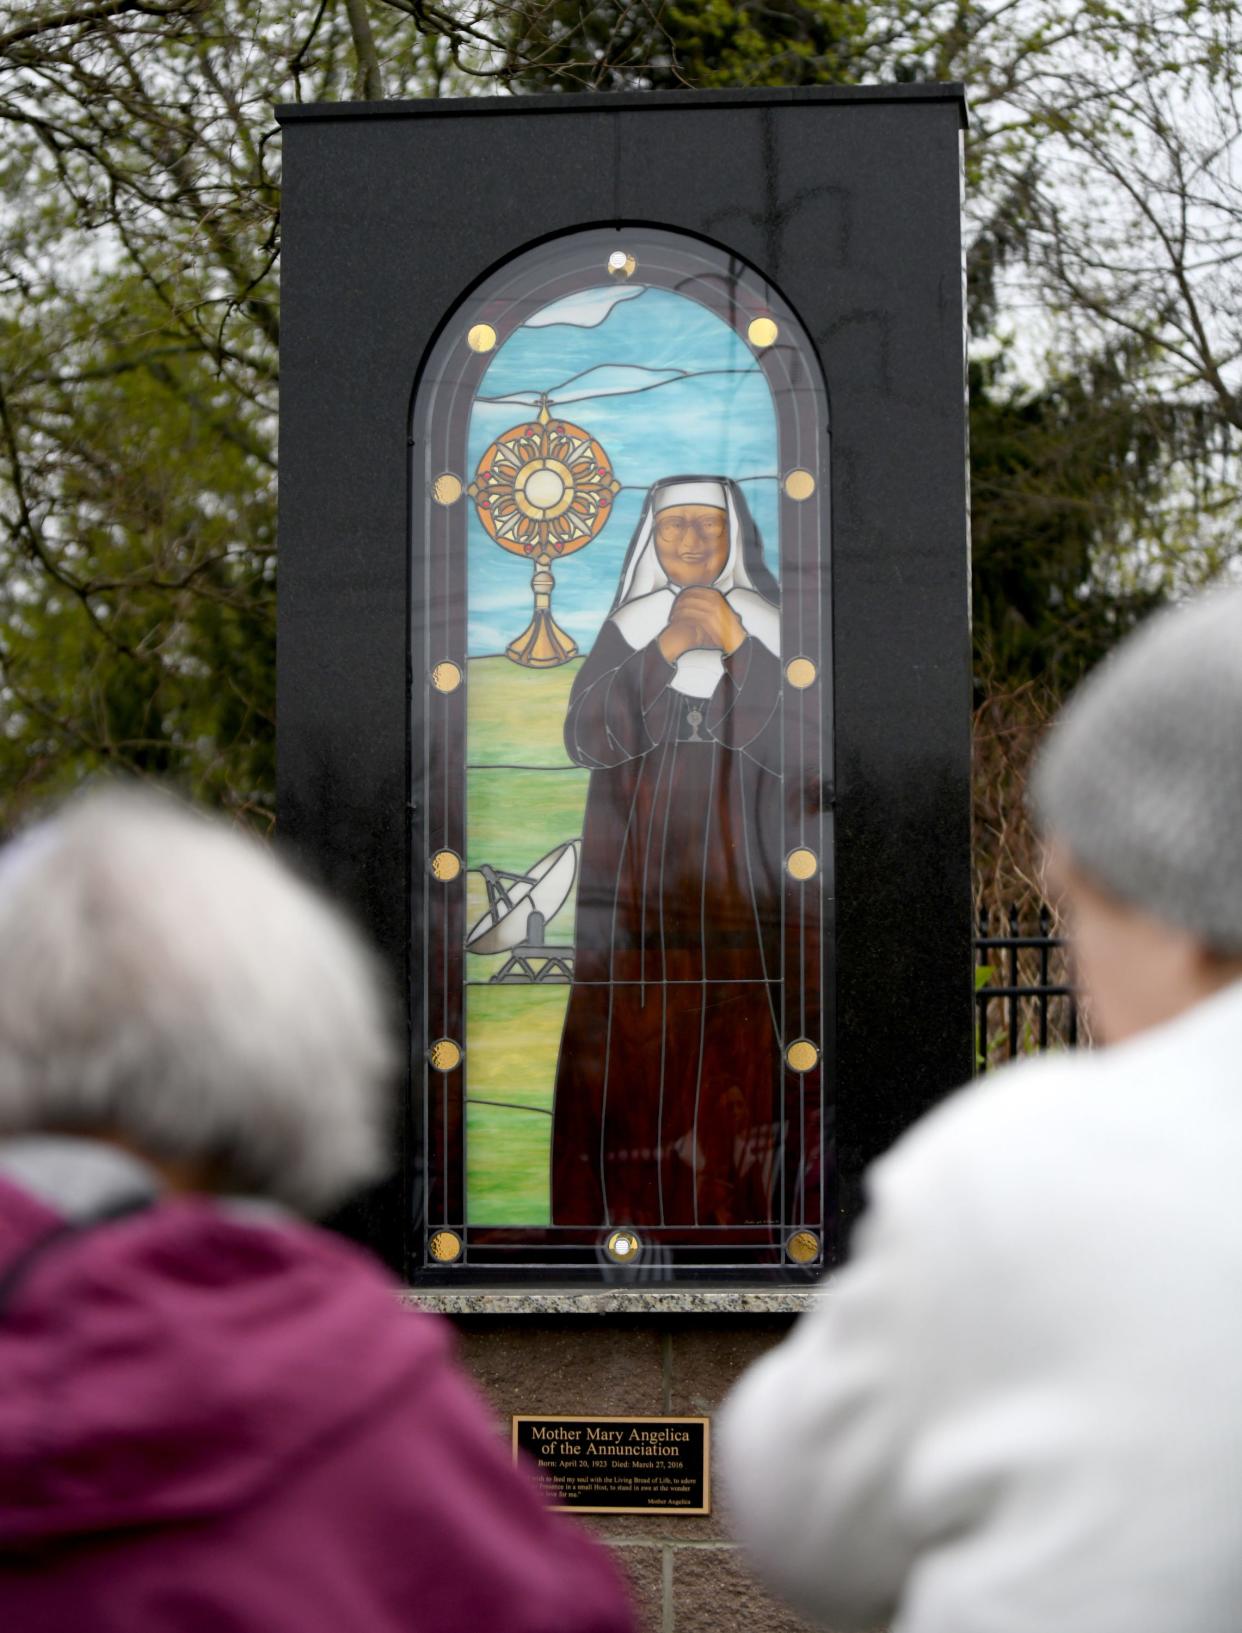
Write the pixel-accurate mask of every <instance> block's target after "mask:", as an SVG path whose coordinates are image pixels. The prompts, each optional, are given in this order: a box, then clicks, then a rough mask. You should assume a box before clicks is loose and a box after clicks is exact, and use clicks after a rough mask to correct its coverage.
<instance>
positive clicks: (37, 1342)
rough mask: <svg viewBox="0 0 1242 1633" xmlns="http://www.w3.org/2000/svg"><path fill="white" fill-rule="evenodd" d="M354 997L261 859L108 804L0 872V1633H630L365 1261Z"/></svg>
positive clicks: (369, 1085)
mask: <svg viewBox="0 0 1242 1633" xmlns="http://www.w3.org/2000/svg"><path fill="white" fill-rule="evenodd" d="M385 1011H386V1004H385V1002H384V1000H383V997H382V983H381V982H380V980H379V978H378V971H377V968H376V966H375V964H374V962H373V960H372V958H371V956H370V954H369V953H368V952H367V950H366V949H365V948H364V946H363V945H362V943H361V941H360V940H359V938H358V937H357V935H356V934H355V933H354V931H353V930H352V929H351V928H350V926H349V925H348V924H347V923H346V922H345V921H344V919H343V918H342V917H341V916H340V915H339V914H338V913H337V912H336V911H335V910H334V909H333V908H332V907H331V906H329V904H328V903H327V902H326V901H325V900H323V899H321V898H320V897H319V896H318V895H317V894H315V893H314V892H312V891H311V890H310V889H309V888H308V887H307V886H306V885H304V884H303V883H302V882H300V881H299V880H298V879H297V878H296V877H295V876H294V875H293V874H292V873H291V872H289V871H288V870H287V869H286V868H285V867H284V866H282V865H281V864H280V863H279V862H277V860H276V859H275V858H274V857H273V856H272V855H271V854H270V852H268V851H266V850H265V849H264V848H263V847H262V846H261V845H260V844H258V842H256V841H253V840H250V839H246V838H243V837H242V836H241V835H240V834H238V833H236V832H232V831H230V830H228V829H227V828H226V827H224V826H223V825H222V824H219V823H217V822H214V821H209V820H207V819H205V818H202V817H200V816H198V815H196V814H194V813H192V812H190V811H189V810H188V809H186V808H184V807H182V806H179V805H178V804H177V803H175V802H174V801H173V800H171V799H170V798H167V797H162V796H158V797H157V796H154V795H150V794H139V793H137V792H135V791H133V790H123V789H110V790H106V791H101V792H96V793H92V794H89V795H87V796H85V797H82V798H80V799H78V800H75V801H73V802H71V803H70V804H69V805H68V806H67V807H65V808H64V809H63V810H62V811H61V812H59V813H58V814H56V815H53V816H52V817H51V818H49V819H47V820H44V821H43V822H41V823H40V824H38V825H37V826H35V827H33V828H32V829H30V830H29V831H28V832H26V833H25V834H24V835H23V836H22V837H20V838H18V839H16V840H15V841H13V842H12V843H10V844H9V845H8V846H7V847H6V848H5V849H4V850H3V851H0V1622H2V1624H3V1626H4V1627H5V1628H12V1629H13V1630H14V1633H16V1630H18V1629H21V1630H23V1633H27V1630H28V1633H35V1630H36V1629H43V1628H47V1629H53V1628H56V1629H61V1628H71V1627H82V1628H89V1629H90V1630H91V1633H148V1630H149V1633H156V1630H159V1633H166V1630H168V1629H179V1630H188V1629H190V1628H203V1629H208V1628H210V1629H213V1630H214V1629H225V1628H228V1629H231V1630H237V1633H242V1630H245V1629H254V1630H255V1633H344V1630H354V1629H358V1630H362V1629H365V1630H366V1633H398V1630H400V1633H416V1630H418V1633H483V1630H487V1629H504V1630H505V1633H630V1630H631V1629H632V1625H633V1624H632V1622H631V1620H630V1616H629V1613H628V1611H627V1609H626V1606H625V1603H624V1599H623V1597H622V1595H621V1592H620V1590H619V1588H618V1586H617V1584H616V1580H615V1578H614V1575H613V1573H612V1571H611V1568H610V1566H609V1565H608V1563H607V1561H606V1559H605V1558H604V1556H603V1554H602V1551H601V1550H598V1549H597V1548H596V1547H595V1546H594V1545H593V1544H592V1543H590V1542H589V1541H588V1540H587V1538H586V1537H585V1536H582V1535H580V1534H579V1533H578V1532H577V1530H576V1529H574V1528H572V1527H571V1526H570V1525H568V1524H567V1523H565V1522H563V1521H562V1520H561V1519H560V1518H559V1517H557V1516H554V1515H552V1514H550V1513H548V1512H546V1511H545V1508H544V1500H543V1497H542V1495H541V1494H540V1493H539V1491H538V1490H537V1489H536V1487H535V1485H534V1483H533V1482H531V1481H528V1480H527V1478H526V1477H525V1476H524V1475H523V1474H521V1473H519V1472H518V1471H516V1470H514V1469H513V1468H512V1466H511V1465H510V1462H509V1458H508V1455H507V1453H506V1450H505V1447H504V1445H503V1443H502V1440H501V1438H500V1436H499V1435H498V1434H497V1432H496V1428H495V1426H494V1425H493V1423H492V1422H491V1421H490V1418H489V1416H488V1414H487V1412H486V1411H485V1409H484V1408H483V1406H482V1404H481V1403H480V1402H479V1401H478V1399H477V1398H476V1397H475V1395H474V1393H473V1391H472V1389H471V1388H470V1386H469V1385H468V1384H467V1383H466V1381H465V1379H464V1377H463V1376H462V1374H461V1373H460V1372H459V1371H458V1369H457V1368H456V1366H455V1365H454V1364H453V1361H452V1358H451V1347H450V1338H449V1331H448V1329H447V1327H446V1325H445V1324H443V1323H442V1322H440V1321H439V1320H438V1319H437V1318H435V1317H433V1316H429V1315H425V1314H422V1313H420V1312H410V1311H403V1310H402V1309H401V1307H400V1305H399V1303H398V1300H397V1297H396V1288H395V1286H394V1285H393V1284H392V1283H391V1282H390V1280H389V1278H388V1277H387V1276H386V1275H385V1274H384V1273H383V1272H382V1271H381V1270H380V1268H379V1267H378V1266H377V1265H375V1264H373V1263H372V1262H371V1261H370V1260H369V1259H368V1258H367V1256H366V1255H364V1254H363V1253H361V1252H360V1251H359V1250H358V1249H357V1248H355V1247H353V1246H351V1245H349V1244H348V1243H346V1242H344V1241H342V1240H339V1239H337V1238H336V1237H334V1236H332V1235H330V1234H328V1233H327V1232H324V1231H321V1230H316V1229H314V1228H312V1227H311V1226H310V1225H308V1224H306V1223H304V1222H302V1220H300V1219H299V1217H298V1216H299V1215H319V1214H321V1213H323V1212H324V1211H325V1210H327V1209H328V1208H330V1207H331V1206H333V1205H334V1204H336V1203H337V1202H339V1201H341V1200H342V1199H343V1198H344V1197H345V1196H346V1195H347V1194H348V1193H349V1192H350V1191H351V1190H353V1189H354V1188H355V1187H357V1186H358V1185H359V1184H360V1183H362V1182H363V1181H365V1180H367V1179H369V1178H371V1177H373V1176H374V1175H376V1174H377V1173H378V1171H379V1170H380V1168H381V1166H382V1163H383V1156H384V1145H385V1138H386V1123H387V1112H386V1109H385V1103H386V1100H387V1098H388V1096H387V1087H388V1082H389V1079H390V1077H391V1075H392V1072H393V1068H394V1065H395V1053H394V1050H393V1046H392V1042H391V1038H390V1026H389V1017H388V1016H387V1014H386V1013H385Z"/></svg>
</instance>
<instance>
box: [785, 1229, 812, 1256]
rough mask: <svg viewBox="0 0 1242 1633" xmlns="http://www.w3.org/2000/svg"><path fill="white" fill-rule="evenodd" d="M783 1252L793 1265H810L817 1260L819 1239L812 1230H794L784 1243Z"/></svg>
mask: <svg viewBox="0 0 1242 1633" xmlns="http://www.w3.org/2000/svg"><path fill="white" fill-rule="evenodd" d="M785 1252H786V1253H788V1255H789V1257H790V1258H791V1259H792V1260H793V1261H794V1263H795V1264H810V1262H811V1260H812V1259H818V1258H819V1237H818V1236H816V1234H815V1232H814V1231H813V1230H796V1231H794V1233H793V1235H792V1236H791V1237H790V1238H789V1240H788V1241H787V1242H786V1243H785Z"/></svg>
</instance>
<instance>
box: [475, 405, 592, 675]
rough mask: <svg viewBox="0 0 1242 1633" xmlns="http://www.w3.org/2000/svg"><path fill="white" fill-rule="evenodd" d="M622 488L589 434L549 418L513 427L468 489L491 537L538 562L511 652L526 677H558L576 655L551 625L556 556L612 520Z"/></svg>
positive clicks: (492, 449) (486, 456) (577, 546)
mask: <svg viewBox="0 0 1242 1633" xmlns="http://www.w3.org/2000/svg"><path fill="white" fill-rule="evenodd" d="M620 490H621V484H620V483H619V482H618V481H617V480H616V479H615V478H614V476H613V474H612V465H611V463H610V461H609V459H608V455H607V454H606V453H605V452H604V450H603V448H601V447H600V445H599V443H598V442H596V440H595V438H594V437H593V436H592V435H591V433H590V432H589V431H584V430H583V429H582V427H581V426H580V425H571V424H570V422H569V421H568V420H562V419H556V418H553V417H552V415H551V414H550V413H549V412H548V403H547V399H546V398H545V399H544V400H543V404H542V406H541V408H540V410H539V415H538V418H537V419H536V420H528V421H527V422H526V423H525V424H523V425H514V426H511V427H510V429H509V430H508V431H504V432H502V433H501V435H500V436H498V437H497V438H496V440H495V442H493V443H492V444H491V446H490V447H489V448H488V449H487V451H486V453H484V455H483V457H482V459H480V461H479V468H478V470H477V471H476V472H475V474H474V481H473V482H472V483H471V484H470V487H469V488H468V489H467V491H468V493H469V494H470V497H471V498H472V499H473V500H474V503H475V508H476V510H477V511H478V515H479V520H480V521H481V522H482V523H483V526H484V527H485V528H486V529H487V532H488V535H489V537H491V538H492V539H494V540H495V542H496V543H497V544H498V545H499V546H500V547H501V549H502V550H509V551H512V553H513V554H514V555H515V556H529V557H531V559H532V561H533V562H534V572H533V574H532V576H531V581H530V582H531V589H532V591H533V592H534V597H535V611H534V616H533V617H532V619H531V621H530V623H529V624H528V625H527V627H526V628H525V629H524V630H523V631H522V633H521V634H520V635H519V636H518V637H517V638H516V640H513V641H510V643H509V645H508V647H507V648H506V649H505V650H506V653H507V655H508V656H509V657H510V658H512V659H513V661H514V663H520V664H524V665H525V666H526V667H527V668H528V669H552V668H555V667H556V665H557V664H562V663H568V662H569V660H570V659H571V658H575V657H577V655H578V648H577V645H576V644H575V642H574V641H573V640H572V639H571V638H570V637H569V636H568V635H567V634H566V633H565V631H564V630H563V629H560V628H558V626H557V624H556V621H555V619H554V618H553V617H552V589H553V585H554V584H555V582H556V580H555V579H554V578H553V577H552V558H553V556H569V555H572V554H573V552H574V551H575V550H581V549H582V548H583V546H584V545H587V544H590V542H591V540H592V539H593V538H594V537H595V535H596V534H597V533H598V532H599V530H600V528H602V527H603V525H604V523H605V522H606V521H607V520H608V516H609V512H610V510H611V508H612V501H613V499H614V497H615V496H616V494H618V493H619V492H620Z"/></svg>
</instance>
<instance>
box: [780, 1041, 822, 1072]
mask: <svg viewBox="0 0 1242 1633" xmlns="http://www.w3.org/2000/svg"><path fill="white" fill-rule="evenodd" d="M785 1059H786V1060H787V1061H788V1062H789V1066H790V1068H791V1070H793V1071H795V1072H809V1071H810V1070H811V1068H812V1067H813V1066H818V1065H819V1050H818V1049H817V1048H816V1047H815V1045H814V1044H813V1043H812V1042H811V1040H810V1039H809V1038H799V1039H798V1040H797V1041H796V1042H795V1043H791V1044H790V1045H789V1048H788V1049H786V1051H785Z"/></svg>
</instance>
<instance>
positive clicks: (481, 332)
mask: <svg viewBox="0 0 1242 1633" xmlns="http://www.w3.org/2000/svg"><path fill="white" fill-rule="evenodd" d="M466 344H467V345H468V346H469V347H470V350H471V351H472V352H490V351H491V349H492V347H493V346H495V344H496V331H495V329H493V328H492V326H491V324H490V323H476V324H475V325H474V327H473V328H472V329H470V330H469V331H468V332H467V334H466Z"/></svg>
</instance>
